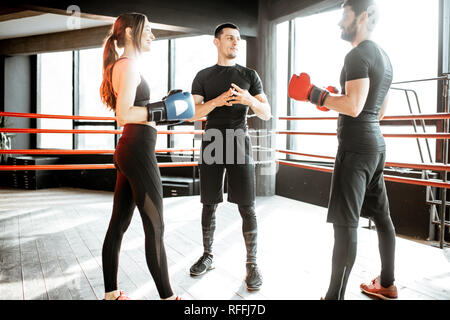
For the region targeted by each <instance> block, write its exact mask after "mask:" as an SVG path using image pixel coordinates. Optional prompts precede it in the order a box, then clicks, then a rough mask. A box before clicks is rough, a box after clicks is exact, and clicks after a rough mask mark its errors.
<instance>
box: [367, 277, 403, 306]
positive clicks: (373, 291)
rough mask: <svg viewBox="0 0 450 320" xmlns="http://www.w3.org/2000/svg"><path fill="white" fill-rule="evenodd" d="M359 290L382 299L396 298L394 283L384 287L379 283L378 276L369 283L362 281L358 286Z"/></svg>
mask: <svg viewBox="0 0 450 320" xmlns="http://www.w3.org/2000/svg"><path fill="white" fill-rule="evenodd" d="M359 287H360V288H361V291H362V292H364V293H365V294H368V295H370V296H375V297H378V298H380V299H383V300H391V299H397V297H398V293H397V287H396V286H395V285H393V284H392V285H390V286H389V287H387V288H385V287H383V286H382V285H381V283H380V276H378V277H376V278H375V279H373V280H372V282H371V283H370V284H365V283H362V284H361V285H360V286H359Z"/></svg>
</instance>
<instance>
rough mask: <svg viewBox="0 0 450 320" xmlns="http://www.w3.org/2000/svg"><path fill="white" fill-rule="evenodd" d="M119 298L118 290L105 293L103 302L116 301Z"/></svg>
mask: <svg viewBox="0 0 450 320" xmlns="http://www.w3.org/2000/svg"><path fill="white" fill-rule="evenodd" d="M119 296H120V290H114V291H110V292H105V300H116V299H117V298H118V297H119Z"/></svg>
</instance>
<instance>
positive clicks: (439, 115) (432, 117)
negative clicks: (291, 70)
mask: <svg viewBox="0 0 450 320" xmlns="http://www.w3.org/2000/svg"><path fill="white" fill-rule="evenodd" d="M278 119H279V120H337V119H338V118H337V117H295V116H286V117H278ZM445 119H450V113H436V114H407V115H397V116H384V117H383V119H382V120H445Z"/></svg>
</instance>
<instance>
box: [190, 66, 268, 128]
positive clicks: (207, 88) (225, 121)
mask: <svg viewBox="0 0 450 320" xmlns="http://www.w3.org/2000/svg"><path fill="white" fill-rule="evenodd" d="M232 83H234V84H236V85H237V86H239V87H240V88H241V89H246V90H248V92H249V93H250V94H251V95H252V96H256V95H258V94H261V93H262V92H263V86H262V82H261V79H260V78H259V76H258V74H257V73H256V71H255V70H252V69H249V68H246V67H243V66H241V65H238V64H236V65H234V66H219V65H217V64H216V65H214V66H212V67H209V68H206V69H203V70H201V71H200V72H198V73H197V75H196V76H195V78H194V81H193V82H192V90H191V93H192V94H193V95H194V94H196V95H200V96H202V97H203V98H204V101H205V102H207V101H209V100H212V99H214V98H216V97H218V96H220V95H221V94H222V93H224V92H225V91H227V90H229V89H230V88H231V84H232ZM247 112H248V106H246V105H242V104H234V105H233V106H231V107H228V106H220V107H216V108H215V109H214V110H212V111H211V112H210V113H209V114H208V116H207V121H206V129H210V128H216V129H237V128H246V126H247V125H246V116H247Z"/></svg>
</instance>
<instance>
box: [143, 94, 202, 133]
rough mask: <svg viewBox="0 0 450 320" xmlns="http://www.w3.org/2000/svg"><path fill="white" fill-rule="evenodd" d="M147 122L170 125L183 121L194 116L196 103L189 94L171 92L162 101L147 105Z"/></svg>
mask: <svg viewBox="0 0 450 320" xmlns="http://www.w3.org/2000/svg"><path fill="white" fill-rule="evenodd" d="M146 107H147V111H148V117H147V121H155V122H156V124H158V125H160V124H170V121H178V122H179V121H183V120H186V119H190V118H192V117H193V116H194V110H195V102H194V98H193V97H192V95H191V94H190V93H189V92H181V90H171V91H170V92H169V93H168V95H167V96H166V97H164V98H163V100H162V101H158V102H154V103H149V104H147V105H146Z"/></svg>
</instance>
